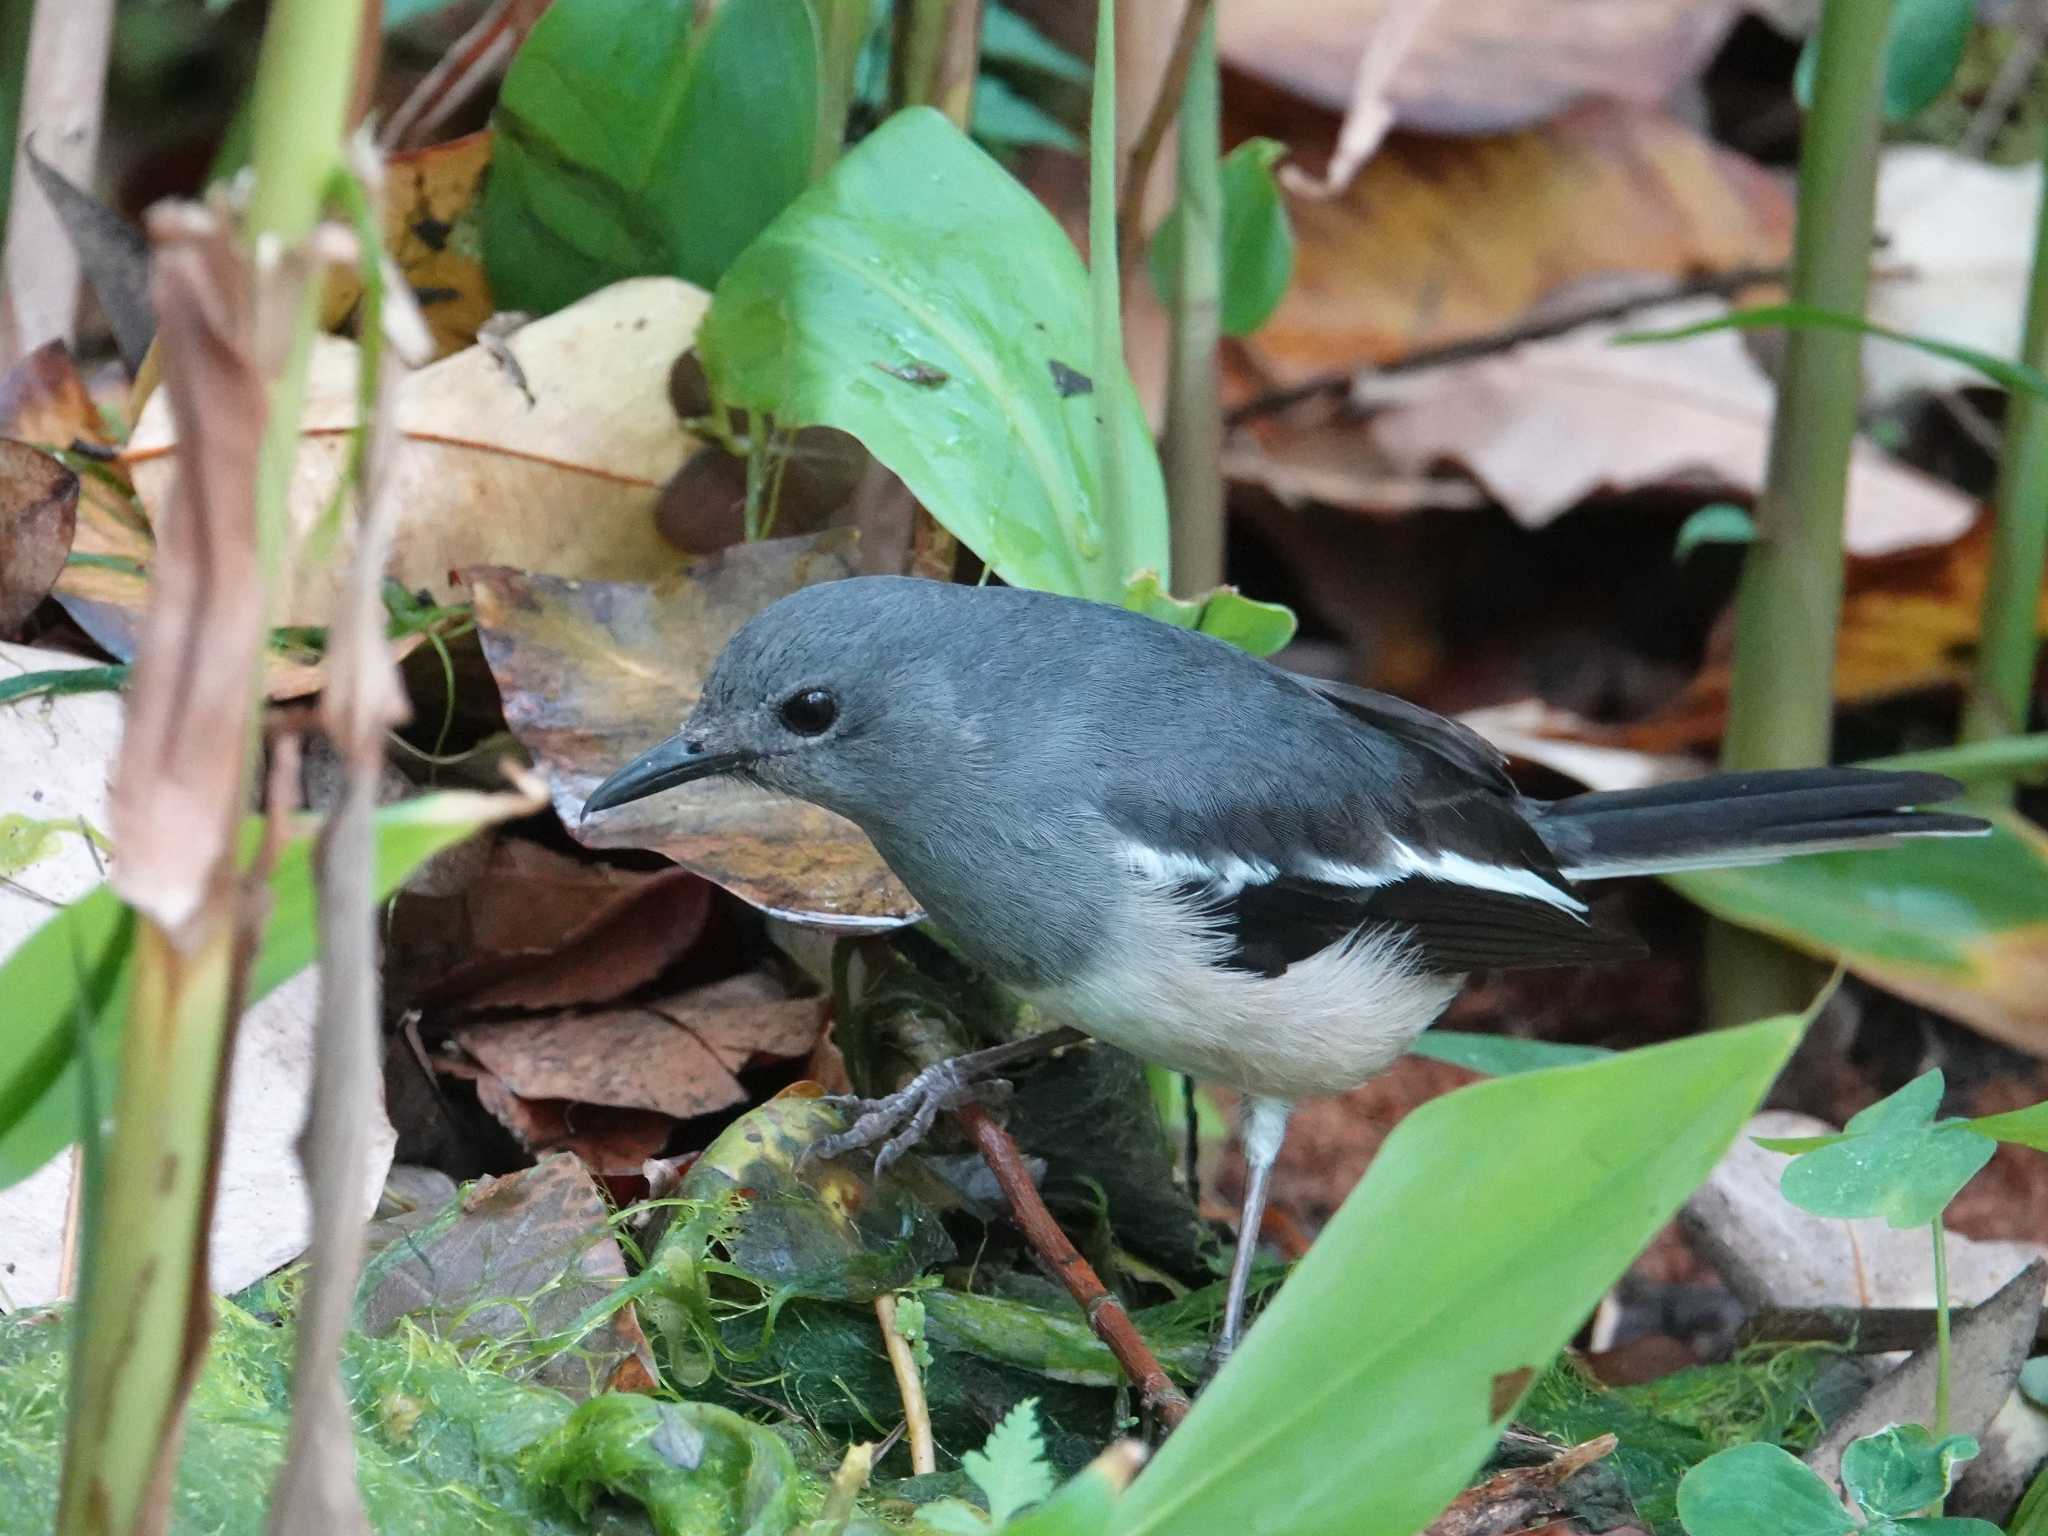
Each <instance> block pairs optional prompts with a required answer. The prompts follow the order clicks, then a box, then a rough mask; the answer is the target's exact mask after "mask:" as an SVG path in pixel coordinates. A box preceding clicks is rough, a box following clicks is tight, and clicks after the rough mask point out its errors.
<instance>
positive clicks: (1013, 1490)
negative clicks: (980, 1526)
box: [960, 1397, 1058, 1525]
mask: <svg viewBox="0 0 2048 1536" xmlns="http://www.w3.org/2000/svg"><path fill="white" fill-rule="evenodd" d="M960 1470H961V1471H963V1472H965V1473H966V1474H967V1475H968V1476H969V1477H971V1478H973V1479H974V1486H975V1487H977V1488H979V1489H980V1490H981V1492H982V1496H983V1497H984V1498H986V1499H987V1500H988V1512H989V1517H990V1518H991V1519H992V1520H994V1521H995V1523H996V1524H998V1525H1001V1524H1002V1523H1003V1522H1004V1521H1005V1520H1007V1519H1009V1518H1010V1516H1012V1515H1014V1514H1016V1513H1017V1511H1018V1510H1020V1509H1023V1508H1024V1507H1026V1506H1027V1505H1031V1504H1036V1503H1038V1502H1039V1501H1040V1500H1042V1499H1043V1498H1044V1497H1045V1496H1046V1495H1047V1494H1049V1493H1051V1492H1052V1490H1053V1484H1054V1483H1055V1482H1057V1481H1058V1479H1057V1478H1055V1477H1054V1475H1053V1470H1052V1463H1051V1462H1049V1461H1047V1460H1046V1459H1045V1437H1044V1436H1043V1435H1041V1434H1040V1433H1039V1432H1038V1399H1037V1398H1035V1397H1027V1398H1025V1399H1024V1401H1023V1402H1021V1403H1019V1404H1018V1405H1017V1406H1016V1407H1014V1408H1012V1409H1011V1410H1010V1411H1009V1412H1008V1413H1007V1414H1005V1415H1004V1416H1003V1421H1002V1422H1001V1423H1000V1424H998V1425H996V1427H995V1428H994V1429H992V1430H990V1431H989V1436H988V1441H987V1443H986V1444H984V1445H983V1446H982V1448H981V1449H980V1450H978V1451H969V1452H968V1453H967V1454H966V1455H965V1456H962V1457H961V1458H960Z"/></svg>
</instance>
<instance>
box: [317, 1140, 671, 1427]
mask: <svg viewBox="0 0 2048 1536" xmlns="http://www.w3.org/2000/svg"><path fill="white" fill-rule="evenodd" d="M625 1278H626V1261H625V1256H624V1255H623V1254H622V1253H621V1252H620V1251H619V1245H618V1243H617V1242H616V1241H614V1240H613V1238H612V1235H611V1207H610V1206H609V1205H608V1204H607V1203H606V1201H605V1198H604V1195H603V1193H602V1191H600V1190H599V1189H598V1187H597V1185H596V1184H595V1183H593V1182H592V1180H591V1177H590V1175H589V1173H587V1172H586V1171H585V1170H584V1167H583V1165H582V1164H581V1163H579V1162H578V1161H577V1160H576V1159H575V1158H573V1157H569V1156H567V1155H564V1154H557V1155H555V1156H552V1157H546V1158H543V1159H542V1160H541V1161H540V1162H539V1163H537V1164H535V1165H534V1166H533V1167H531V1168H522V1169H520V1170H519V1171H518V1172H517V1173H510V1174H507V1175H505V1177H503V1178H499V1179H483V1180H480V1181H479V1182H477V1183H476V1184H473V1185H471V1186H470V1187H469V1188H468V1189H467V1190H465V1191H464V1193H463V1196H462V1199H461V1200H460V1201H459V1202H458V1203H457V1204H455V1205H452V1206H450V1207H449V1208H448V1209H447V1210H446V1211H444V1212H442V1213H441V1215H440V1216H438V1217H437V1218H436V1219H435V1220H434V1221H433V1222H432V1223H430V1224H429V1225H427V1226H426V1227H424V1228H422V1229H420V1230H418V1231H415V1232H412V1233H410V1234H408V1235H407V1236H406V1238H405V1239H404V1240H403V1241H400V1242H396V1243H393V1244H392V1245H391V1246H390V1247H388V1248H387V1249H385V1250H384V1251H383V1252H382V1253H381V1254H379V1255H378V1256H377V1258H376V1259H375V1260H373V1261H372V1263H371V1265H370V1267H369V1269H368V1271H367V1272H366V1273H365V1275H364V1279H363V1291H362V1300H361V1302H360V1304H359V1306H358V1310H357V1317H356V1321H357V1326H359V1327H360V1328H362V1330H363V1331H364V1332H366V1333H370V1334H375V1335H384V1334H388V1333H390V1332H392V1331H393V1330H394V1329H395V1328H397V1327H398V1326H399V1324H400V1323H401V1322H402V1321H403V1322H407V1323H409V1324H410V1325H411V1326H413V1327H417V1328H420V1329H422V1330H424V1331H425V1332H426V1333H428V1334H429V1335H430V1336H433V1337H436V1338H442V1339H446V1340H448V1341H449V1342H450V1343H453V1344H455V1345H457V1346H458V1347H460V1348H463V1349H465V1350H467V1349H471V1348H474V1347H477V1346H480V1345H484V1344H487V1343H489V1344H493V1345H495V1346H496V1347H495V1350H494V1353H493V1355H492V1359H493V1361H494V1363H495V1364H496V1366H497V1368H498V1369H499V1370H501V1371H503V1372H504V1374H506V1375H509V1376H513V1377H515V1378H527V1379H531V1380H535V1381H541V1382H545V1383H547V1385H549V1386H551V1387H555V1388H558V1389H560V1390H561V1391H564V1392H567V1393H569V1394H571V1395H572V1396H576V1397H588V1396H590V1395H591V1394H593V1393H596V1392H602V1391H604V1390H605V1388H606V1386H607V1384H608V1383H609V1381H610V1380H611V1377H612V1374H613V1372H614V1371H616V1370H617V1369H618V1368H619V1367H620V1366H621V1365H622V1364H625V1363H626V1362H627V1361H629V1360H632V1361H637V1362H638V1363H639V1365H640V1367H641V1368H642V1369H644V1370H645V1371H646V1373H647V1376H648V1378H649V1379H650V1380H651V1379H652V1378H653V1375H654V1357H653V1355H652V1353H651V1352H650V1351H649V1349H648V1347H647V1341H646V1339H645V1338H643V1337H642V1336H641V1332H640V1325H639V1322H638V1321H637V1320H636V1319H635V1317H634V1315H633V1310H632V1307H631V1306H630V1304H628V1305H623V1306H621V1308H620V1309H619V1310H618V1311H616V1312H612V1313H611V1314H610V1315H608V1316H606V1317H604V1318H602V1320H601V1321H599V1322H598V1323H597V1324H596V1325H595V1326H590V1325H588V1324H586V1323H583V1315H584V1313H585V1310H586V1309H588V1308H591V1307H594V1306H598V1305H600V1304H602V1303H603V1302H604V1300H605V1299H606V1297H607V1296H609V1295H610V1293H611V1292H612V1291H614V1290H616V1289H617V1288H618V1284H619V1282H620V1281H622V1280H624V1279H625Z"/></svg>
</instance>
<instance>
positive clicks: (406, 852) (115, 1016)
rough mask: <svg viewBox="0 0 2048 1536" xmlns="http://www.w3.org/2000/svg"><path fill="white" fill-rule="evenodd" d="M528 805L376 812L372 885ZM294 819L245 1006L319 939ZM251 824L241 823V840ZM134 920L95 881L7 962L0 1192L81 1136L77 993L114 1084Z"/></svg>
mask: <svg viewBox="0 0 2048 1536" xmlns="http://www.w3.org/2000/svg"><path fill="white" fill-rule="evenodd" d="M533 808H534V802H532V801H531V800H528V799H526V798H525V797H523V796H517V795H486V794H476V793H472V792H468V791H454V790H451V791H444V792H442V793H439V794H431V795H421V796H419V797H418V798H416V799H412V800H401V801H399V802H398V803H397V804H395V805H388V806H385V807H383V808H382V809H381V810H379V811H378V812H377V863H376V888H377V894H378V897H379V898H380V899H381V898H382V897H385V896H388V895H389V894H390V893H391V892H392V891H394V890H396V889H397V887H398V884H399V882H400V881H402V880H403V879H404V878H405V877H406V876H407V875H408V874H410V873H411V872H412V871H413V870H414V869H415V868H417V867H418V866H419V865H420V863H421V862H422V861H424V860H426V859H427V858H429V857H431V856H432V855H434V854H436V853H438V852H440V851H441V850H442V849H443V848H446V847H449V846H451V845H452V844H455V843H459V842H461V841H462V840H463V839H464V838H466V837H468V836H469V835H470V834H471V833H472V832H474V831H476V830H477V828H479V827H482V826H485V825H487V824H489V823H491V822H494V821H503V820H505V819H506V818H507V817H509V816H514V815H520V814H523V813H525V812H527V811H530V810H532V809H533ZM317 827H318V822H317V821H315V820H312V819H310V818H308V819H305V820H303V821H302V822H301V824H300V826H299V829H298V831H297V834H296V835H295V836H294V837H293V838H292V840H291V841H290V842H289V843H288V844H287V845H286V846H285V849H284V851H283V852H282V853H281V854H280V855H279V857H278V861H277V867H276V868H275V869H274V870H273V871H272V872H271V876H270V883H269V892H270V920H269V922H268V923H266V924H265V926H264V930H263V942H262V945H261V947H260V948H259V949H258V950H257V952H256V959H255V962H254V964H253V966H252V967H251V970H250V973H249V989H248V1001H249V1002H251V1003H253V1002H255V1001H256V1000H257V999H258V998H260V997H262V996H263V995H264V994H265V993H267V992H269V991H270V990H271V989H272V988H274V987H276V986H277V985H278V984H279V983H281V982H283V981H285V980H287V979H288V978H290V977H292V976H294V975H296V974H297V973H298V972H299V971H301V970H303V969H305V967H306V966H307V965H308V964H309V963H310V962H311V961H312V959H313V953H314V949H315V947H316V944H317V935H316V932H315V922H314V920H315V899H314V885H313V833H314V832H315V831H316V830H317ZM259 830H260V828H258V827H257V826H256V825H255V824H254V823H252V824H251V826H250V827H249V828H248V829H247V831H248V833H249V837H250V841H251V842H252V845H253V838H254V836H255V834H256V833H257V832H258V831H259ZM133 926H134V925H133V919H132V915H131V914H130V913H129V911H128V908H127V907H126V906H124V905H123V904H122V902H121V900H120V898H119V897H117V896H116V895H115V894H114V892H113V890H112V888H111V887H108V886H104V885H103V886H100V887H98V888H97V889H95V890H94V891H92V892H91V893H90V894H88V895H86V896H83V897H81V898H80V899H79V900H77V901H75V902H73V903H72V904H71V905H70V906H68V907H66V908H65V909H64V910H63V911H62V912H59V913H58V914H57V915H56V916H54V917H52V918H51V919H50V920H49V921H48V922H47V923H45V924H43V926H42V927H40V928H38V929H37V930H36V931H35V932H34V933H32V934H30V935H29V936H28V939H27V940H26V941H25V942H24V943H23V944H22V946H21V947H20V948H19V949H17V950H16V951H15V952H14V953H13V954H12V955H10V956H8V958H7V959H6V961H5V962H4V963H0V997H4V998H5V999H6V1000H7V1013H6V1027H5V1028H4V1029H0V1188H5V1187H6V1186H7V1185H9V1184H13V1183H16V1182H18V1181H19V1180H21V1179H24V1178H26V1177H27V1176H28V1175H29V1174H31V1173H33V1172H35V1170H36V1169H38V1168H40V1167H41V1166H42V1165H43V1164H44V1163H45V1162H47V1161H48V1160H49V1159H50V1158H51V1157H52V1156H54V1155H55V1154H56V1153H57V1152H59V1151H61V1150H62V1149H63V1148H64V1147H66V1146H68V1145H69V1144H70V1143H71V1141H72V1140H73V1139H74V1138H75V1137H76V1136H77V1134H78V1113H79V1091H78V1063H77V1057H76V1042H77V1020H76V1010H77V1006H78V1002H79V997H80V993H81V991H83V993H84V999H85V1003H86V1006H87V1008H88V1010H89V1011H90V1013H91V1015H92V1022H91V1038H92V1043H93V1047H94V1050H95V1052H96V1056H97V1070H98V1076H99V1081H100V1082H102V1083H110V1082H112V1081H113V1070H114V1059H115V1053H116V1048H117V1047H118V1045H119V1041H120V1031H121V1024H122V1022H123V1020H124V1019H125V1018H126V1017H127V1013H128V989H129V983H130V980H131V973H130V958H131V957H130V949H129V944H130V940H131V938H132V935H133Z"/></svg>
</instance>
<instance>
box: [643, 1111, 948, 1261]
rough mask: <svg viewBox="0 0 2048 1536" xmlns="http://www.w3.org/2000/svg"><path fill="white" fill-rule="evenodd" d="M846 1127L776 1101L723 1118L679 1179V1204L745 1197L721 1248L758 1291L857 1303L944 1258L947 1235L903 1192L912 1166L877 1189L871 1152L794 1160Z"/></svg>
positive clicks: (837, 1117)
mask: <svg viewBox="0 0 2048 1536" xmlns="http://www.w3.org/2000/svg"><path fill="white" fill-rule="evenodd" d="M846 1124H847V1121H846V1116H845V1114H844V1112H843V1111H841V1110H838V1109H835V1108H833V1107H832V1106H831V1105H829V1104H826V1103H824V1102H822V1101H821V1100H818V1099H815V1098H806V1097H802V1096H800V1095H795V1094H784V1095H782V1096H780V1097H778V1098H774V1099H770V1100H769V1101H768V1102H767V1103H766V1104H763V1105H761V1106H759V1107H758V1108H756V1109H753V1110H750V1111H749V1112H748V1113H746V1114H744V1115H742V1116H741V1117H740V1118H739V1119H737V1120H735V1121H734V1122H733V1123H732V1124H731V1125H730V1126H728V1127H727V1128H726V1129H725V1131H724V1132H723V1133H721V1134H720V1136H719V1138H718V1139H717V1140H716V1141H714V1142H712V1144H711V1145H710V1146H709V1147H707V1148H705V1149H704V1155H703V1156H702V1157H700V1158H698V1159H697V1161H696V1162H695V1163H694V1164H692V1165H691V1167H690V1171H689V1172H688V1173H686V1174H685V1175H683V1182H682V1185H681V1187H680V1188H679V1189H678V1190H677V1191H676V1193H677V1194H678V1195H679V1196H680V1197H681V1198H682V1199H685V1200H706V1201H713V1200H718V1199H722V1198H725V1197H728V1196H730V1195H733V1194H738V1195H739V1196H740V1197H741V1198H742V1199H743V1200H745V1201H746V1203H747V1204H746V1215H745V1219H744V1220H742V1221H740V1222H739V1223H737V1224H736V1227H735V1230H734V1232H733V1234H732V1235H731V1236H730V1237H729V1238H728V1239H727V1241H726V1252H727V1255H728V1257H729V1258H730V1260H731V1262H732V1263H733V1265H734V1266H735V1267H736V1268H738V1269H739V1270H741V1271H742V1272H743V1273H745V1274H746V1275H747V1276H748V1277H750V1278H751V1279H753V1280H754V1281H756V1282H757V1283H758V1284H760V1285H761V1286H762V1287H763V1288H764V1289H766V1290H768V1291H771V1292H781V1293H785V1294H788V1295H793V1296H809V1297H812V1298H815V1299H818V1300H826V1301H856V1302H868V1301H872V1300H874V1298H875V1297H876V1296H878V1295H880V1294H881V1293H882V1292H884V1291H893V1290H898V1289H900V1288H902V1287H903V1286H905V1285H908V1284H909V1283H910V1282H911V1281H913V1280H915V1279H916V1278H917V1277H918V1276H919V1275H921V1274H922V1273H923V1272H924V1271H925V1270H926V1269H928V1268H930V1267H931V1266H932V1265H933V1264H937V1263H942V1262H944V1261H945V1260H946V1259H948V1258H950V1257H952V1254H953V1243H952V1239H950V1238H949V1237H947V1235H946V1231H945V1228H944V1227H942V1226H941V1225H940V1224H939V1219H938V1216H937V1214H936V1213H935V1212H934V1211H933V1209H932V1208H931V1206H930V1205H928V1204H927V1203H926V1201H925V1200H924V1199H923V1198H921V1197H920V1196H919V1195H918V1194H917V1193H916V1191H915V1189H914V1187H913V1179H914V1176H915V1174H914V1166H906V1165H904V1164H898V1165H897V1166H896V1167H895V1168H893V1169H891V1170H890V1171H889V1173H888V1174H886V1175H885V1176H884V1177H883V1178H882V1180H881V1181H880V1182H879V1183H877V1182H876V1181H875V1178H874V1172H873V1163H874V1159H873V1156H872V1154H869V1155H866V1156H863V1155H862V1154H861V1153H859V1152H853V1153H849V1154H848V1155H846V1156H845V1157H840V1158H835V1159H833V1160H832V1161H830V1162H827V1161H824V1160H822V1159H818V1158H809V1159H806V1157H805V1153H806V1152H807V1151H808V1150H809V1148H810V1147H811V1145H812V1144H813V1143H814V1142H815V1141H817V1139H818V1138H819V1137H821V1136H827V1135H830V1134H832V1133H833V1132H835V1131H841V1130H844V1129H845V1128H846ZM655 1263H657V1264H659V1263H660V1257H659V1254H658V1253H657V1255H656V1258H655Z"/></svg>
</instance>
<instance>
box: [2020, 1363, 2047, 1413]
mask: <svg viewBox="0 0 2048 1536" xmlns="http://www.w3.org/2000/svg"><path fill="white" fill-rule="evenodd" d="M2020 1391H2022V1392H2024V1393H2025V1394H2026V1395H2027V1401H2028V1402H2030V1403H2032V1404H2033V1405H2034V1406H2035V1407H2037V1408H2048V1355H2036V1356H2035V1357H2034V1358H2033V1359H2031V1360H2029V1361H2028V1362H2027V1363H2026V1364H2025V1365H2023V1366H2021V1367H2020Z"/></svg>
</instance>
